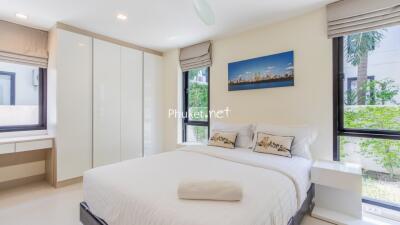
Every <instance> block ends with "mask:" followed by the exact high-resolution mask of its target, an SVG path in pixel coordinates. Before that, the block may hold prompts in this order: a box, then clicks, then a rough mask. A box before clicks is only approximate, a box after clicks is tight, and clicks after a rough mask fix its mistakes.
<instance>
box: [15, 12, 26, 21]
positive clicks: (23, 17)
mask: <svg viewBox="0 0 400 225" xmlns="http://www.w3.org/2000/svg"><path fill="white" fill-rule="evenodd" d="M15 16H16V17H17V18H19V19H23V20H26V19H28V16H27V15H25V14H22V13H16V14H15Z"/></svg>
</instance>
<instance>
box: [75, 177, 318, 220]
mask: <svg viewBox="0 0 400 225" xmlns="http://www.w3.org/2000/svg"><path fill="white" fill-rule="evenodd" d="M314 196H315V187H314V184H312V185H311V187H310V189H309V190H308V191H307V198H306V199H305V200H304V202H303V204H302V205H301V208H300V210H299V211H297V213H296V215H294V216H293V217H292V218H291V219H290V220H289V223H288V225H300V223H301V220H302V219H303V217H304V216H305V215H306V214H310V213H311V211H312V208H313V207H314V202H313V200H314ZM80 220H81V222H82V224H84V225H108V224H107V222H106V221H104V220H103V219H101V218H100V217H98V216H96V215H94V214H93V213H92V212H91V211H90V209H89V206H88V205H87V204H86V202H81V203H80Z"/></svg>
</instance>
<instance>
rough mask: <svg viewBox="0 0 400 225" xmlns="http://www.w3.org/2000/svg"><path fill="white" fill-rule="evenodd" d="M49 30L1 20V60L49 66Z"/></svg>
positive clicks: (43, 66)
mask: <svg viewBox="0 0 400 225" xmlns="http://www.w3.org/2000/svg"><path fill="white" fill-rule="evenodd" d="M47 36H48V33H47V31H42V30H37V29H33V28H30V27H25V26H22V25H18V24H14V23H10V22H7V21H2V20H0V61H6V62H13V63H21V64H28V65H34V66H39V67H42V68H46V67H47V59H48V51H47Z"/></svg>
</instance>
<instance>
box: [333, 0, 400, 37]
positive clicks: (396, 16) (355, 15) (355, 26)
mask: <svg viewBox="0 0 400 225" xmlns="http://www.w3.org/2000/svg"><path fill="white" fill-rule="evenodd" d="M327 17H328V37H329V38H333V37H339V36H343V35H348V34H352V33H359V32H365V31H370V30H375V29H379V28H384V27H388V26H393V25H396V24H400V0H341V1H338V2H334V3H332V4H329V5H328V6H327Z"/></svg>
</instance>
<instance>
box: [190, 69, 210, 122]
mask: <svg viewBox="0 0 400 225" xmlns="http://www.w3.org/2000/svg"><path fill="white" fill-rule="evenodd" d="M188 80H189V85H188V88H189V90H188V104H189V109H188V110H189V120H190V121H208V69H207V68H201V69H193V70H190V71H189V77H188Z"/></svg>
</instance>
